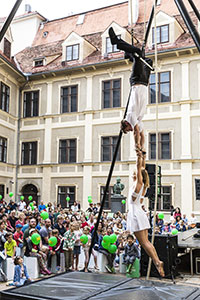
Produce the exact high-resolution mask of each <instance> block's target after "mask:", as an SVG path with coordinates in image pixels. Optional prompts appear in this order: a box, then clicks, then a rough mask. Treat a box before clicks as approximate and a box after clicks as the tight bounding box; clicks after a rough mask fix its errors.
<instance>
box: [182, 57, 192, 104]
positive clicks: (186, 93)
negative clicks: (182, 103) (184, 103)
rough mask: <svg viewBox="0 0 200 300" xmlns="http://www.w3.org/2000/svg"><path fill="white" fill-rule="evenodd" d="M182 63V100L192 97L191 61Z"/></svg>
mask: <svg viewBox="0 0 200 300" xmlns="http://www.w3.org/2000/svg"><path fill="white" fill-rule="evenodd" d="M181 64H182V95H181V100H189V99H190V90H189V88H190V85H189V61H183V62H181Z"/></svg>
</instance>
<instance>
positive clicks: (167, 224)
mask: <svg viewBox="0 0 200 300" xmlns="http://www.w3.org/2000/svg"><path fill="white" fill-rule="evenodd" d="M162 232H163V233H169V232H171V230H170V225H169V223H168V222H165V223H164V226H163V228H162Z"/></svg>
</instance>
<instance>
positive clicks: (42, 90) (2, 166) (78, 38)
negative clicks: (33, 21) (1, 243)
mask: <svg viewBox="0 0 200 300" xmlns="http://www.w3.org/2000/svg"><path fill="white" fill-rule="evenodd" d="M167 2H169V1H167ZM170 3H171V6H170V5H169V3H168V5H167V4H166V3H165V2H164V1H161V2H160V4H159V5H158V7H157V11H156V20H157V43H158V101H159V103H158V113H159V114H158V128H159V134H158V142H159V147H158V149H159V153H158V157H159V162H158V163H159V165H160V166H161V169H162V196H161V199H159V204H158V209H159V210H165V211H166V212H168V211H169V209H170V205H174V206H179V207H181V209H182V211H183V212H185V213H187V214H189V213H190V212H192V211H195V212H197V213H198V211H199V209H200V201H199V199H198V198H199V194H198V189H197V188H198V183H199V179H200V175H199V167H200V127H199V120H200V84H199V83H200V57H199V53H198V52H197V50H196V47H195V45H194V43H193V41H192V39H191V37H190V35H189V33H188V31H187V28H186V27H185V25H184V23H183V21H182V19H181V17H180V15H179V13H178V11H177V9H176V7H175V4H174V1H171V0H170ZM148 5H149V6H147V19H148V16H149V14H150V10H151V5H150V4H148ZM196 5H199V4H197V3H196ZM143 6H144V1H140V11H139V18H138V21H137V23H136V24H135V26H134V42H135V44H136V45H138V46H139V45H140V44H141V43H142V40H143V34H144V13H143V12H144V7H143ZM199 8H200V7H199ZM188 9H189V7H188ZM190 15H191V17H192V20H193V21H194V23H195V25H196V26H199V24H198V22H197V20H196V18H195V16H194V14H193V13H192V12H190ZM110 26H113V28H114V29H115V31H116V33H117V35H118V36H121V37H122V38H123V39H124V40H126V41H127V42H129V43H131V34H130V26H129V25H128V2H127V1H126V2H123V3H121V4H117V5H112V6H109V7H105V8H101V9H97V10H93V11H89V12H85V13H82V14H78V15H73V16H69V17H66V18H62V19H58V20H53V21H47V22H45V23H44V24H42V26H39V28H38V31H37V33H36V36H35V38H34V41H33V44H32V46H31V47H27V48H25V49H24V50H23V51H21V52H19V53H18V54H17V55H16V56H15V57H14V61H13V60H12V59H10V58H9V57H6V56H5V54H3V48H1V49H2V51H1V53H0V59H1V64H0V76H1V107H0V118H1V125H0V132H1V134H0V142H1V144H0V147H1V148H0V155H1V157H0V159H1V162H0V172H1V173H0V186H1V193H2V194H3V196H4V197H5V199H9V196H8V193H9V191H13V192H14V193H15V199H16V200H17V199H19V197H20V195H22V194H23V195H25V197H26V198H27V197H28V195H32V196H33V197H34V199H35V200H36V201H40V200H41V199H42V200H44V202H45V203H47V202H54V203H61V204H62V206H66V205H67V202H66V200H65V199H66V197H67V196H70V204H71V203H73V201H74V200H76V201H79V202H80V204H81V207H82V208H83V209H85V208H86V207H87V206H88V202H87V199H88V196H92V198H93V201H94V202H100V200H101V196H102V194H103V191H104V187H105V183H106V179H107V176H108V172H109V168H110V163H111V160H112V155H113V151H114V149H115V145H116V141H117V138H118V134H119V130H120V121H121V119H122V118H123V115H124V111H125V107H126V103H127V99H128V95H129V90H130V84H129V77H130V73H131V69H132V63H131V62H129V61H128V60H127V59H124V53H123V52H120V51H118V50H117V49H116V48H115V47H114V46H112V45H111V44H110V40H109V36H108V29H109V27H110ZM139 43H140V44H139ZM154 53H155V49H154V28H153V27H152V28H151V32H150V35H149V39H148V45H147V51H146V55H147V56H149V57H151V58H152V59H153V60H154V59H155V57H154ZM5 99H7V102H8V105H7V107H6V104H5V103H6V102H5V101H6V100H5ZM155 124H156V104H155V74H154V73H152V75H151V78H150V85H149V94H148V105H147V112H146V114H145V117H144V127H145V138H146V149H147V163H152V164H153V163H155V143H156V141H155V128H156V125H155ZM135 162H136V155H135V150H134V142H133V136H132V134H128V135H124V136H123V137H122V140H121V146H120V150H119V153H118V157H117V161H116V165H115V168H114V172H113V177H112V180H111V185H110V189H109V195H108V197H107V201H106V205H105V208H106V209H110V196H111V194H112V188H113V185H114V183H115V182H116V178H117V177H120V178H121V180H122V182H123V183H124V185H125V189H124V191H123V193H124V195H125V196H127V195H128V190H129V186H130V184H131V181H132V179H131V175H132V173H133V170H134V169H135ZM145 205H146V206H148V203H147V199H146V202H145Z"/></svg>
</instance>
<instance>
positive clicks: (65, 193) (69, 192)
mask: <svg viewBox="0 0 200 300" xmlns="http://www.w3.org/2000/svg"><path fill="white" fill-rule="evenodd" d="M75 195H76V194H75V186H59V187H58V204H61V206H62V208H65V207H69V206H71V205H73V204H74V201H75V199H76V197H75ZM67 197H69V198H70V201H66V198H67Z"/></svg>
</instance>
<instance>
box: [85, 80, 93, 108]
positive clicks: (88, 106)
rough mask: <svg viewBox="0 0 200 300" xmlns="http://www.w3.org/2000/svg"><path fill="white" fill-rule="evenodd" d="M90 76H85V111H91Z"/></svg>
mask: <svg viewBox="0 0 200 300" xmlns="http://www.w3.org/2000/svg"><path fill="white" fill-rule="evenodd" d="M92 78H93V77H92V76H87V99H86V110H91V109H92Z"/></svg>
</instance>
